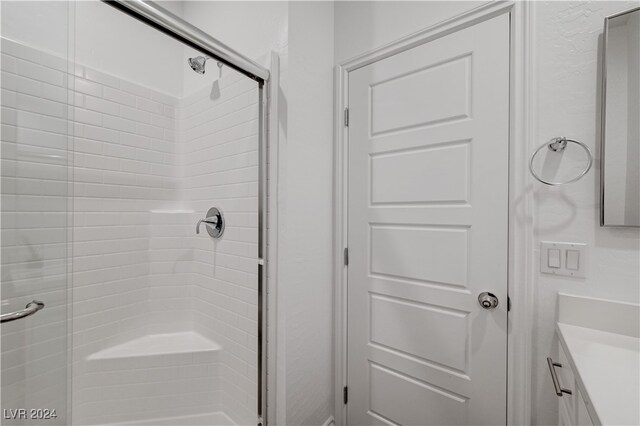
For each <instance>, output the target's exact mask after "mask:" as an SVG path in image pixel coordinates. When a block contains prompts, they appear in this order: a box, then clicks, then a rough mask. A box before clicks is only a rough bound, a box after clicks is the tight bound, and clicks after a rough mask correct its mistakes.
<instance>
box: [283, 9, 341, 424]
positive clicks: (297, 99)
mask: <svg viewBox="0 0 640 426" xmlns="http://www.w3.org/2000/svg"><path fill="white" fill-rule="evenodd" d="M333 13H334V10H333V4H332V3H328V2H292V3H290V4H289V70H288V73H289V76H288V82H287V84H288V87H287V94H286V104H287V123H288V125H287V128H286V132H287V134H286V142H283V141H282V140H281V144H280V146H279V153H280V156H279V160H278V161H279V164H280V167H279V176H278V178H279V186H278V220H279V228H278V242H279V244H278V284H277V285H278V292H279V294H280V297H279V299H280V301H281V302H282V304H279V306H278V309H280V310H283V312H279V314H280V315H284V326H283V327H281V328H280V329H279V330H278V333H279V336H278V337H279V338H282V337H284V339H285V341H284V347H283V348H282V349H283V350H279V352H278V357H284V364H285V368H286V371H285V372H284V376H285V378H284V385H286V391H285V392H286V399H285V401H282V400H279V401H278V404H281V403H283V404H285V405H283V407H285V406H286V418H282V417H280V418H278V421H277V424H290V425H319V424H322V423H323V422H325V421H326V420H327V418H328V417H329V416H330V415H331V414H332V413H333V363H332V357H333V349H332V309H333V293H332V287H333V283H332V281H333V280H332V269H331V268H332V261H331V255H332V233H331V228H332V226H331V223H332V219H331V218H332V212H333V209H332V185H333V179H332V161H333V148H332V147H333V136H332V125H333V119H332V114H333V92H332V90H333V17H334V15H333ZM279 385H280V382H279Z"/></svg>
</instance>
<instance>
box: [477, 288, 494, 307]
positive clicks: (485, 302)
mask: <svg viewBox="0 0 640 426" xmlns="http://www.w3.org/2000/svg"><path fill="white" fill-rule="evenodd" d="M478 303H479V304H480V306H482V307H483V308H484V309H488V310H491V309H494V308H495V307H496V306H498V298H497V297H496V296H495V295H494V294H493V293H489V292H488V291H484V292H482V293H480V294H479V295H478Z"/></svg>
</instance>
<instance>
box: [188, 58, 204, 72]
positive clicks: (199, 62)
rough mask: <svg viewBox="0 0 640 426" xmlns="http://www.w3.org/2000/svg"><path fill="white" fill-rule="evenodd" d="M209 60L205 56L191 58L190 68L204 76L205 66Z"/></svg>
mask: <svg viewBox="0 0 640 426" xmlns="http://www.w3.org/2000/svg"><path fill="white" fill-rule="evenodd" d="M207 59H209V58H205V57H204V56H196V57H195V58H189V61H188V62H189V66H190V67H191V69H192V70H194V71H195V72H197V73H198V74H204V66H205V64H206V63H207Z"/></svg>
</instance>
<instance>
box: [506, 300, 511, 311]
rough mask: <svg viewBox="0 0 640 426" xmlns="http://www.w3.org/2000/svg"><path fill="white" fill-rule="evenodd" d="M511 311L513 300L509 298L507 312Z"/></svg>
mask: <svg viewBox="0 0 640 426" xmlns="http://www.w3.org/2000/svg"><path fill="white" fill-rule="evenodd" d="M509 311H511V298H510V297H509V296H507V312H509Z"/></svg>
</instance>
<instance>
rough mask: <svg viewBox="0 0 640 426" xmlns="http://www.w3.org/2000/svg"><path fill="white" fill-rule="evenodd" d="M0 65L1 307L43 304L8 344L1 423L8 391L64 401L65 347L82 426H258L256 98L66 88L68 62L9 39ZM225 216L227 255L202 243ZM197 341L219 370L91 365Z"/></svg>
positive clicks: (94, 78) (10, 332)
mask: <svg viewBox="0 0 640 426" xmlns="http://www.w3.org/2000/svg"><path fill="white" fill-rule="evenodd" d="M2 51H3V57H2V228H3V231H2V232H3V234H2V237H3V239H2V266H3V277H2V298H3V301H5V302H6V303H9V304H11V305H12V306H17V304H18V303H24V301H25V300H26V299H25V298H27V297H29V298H31V297H37V298H41V299H44V300H45V301H46V303H47V307H46V309H44V310H43V311H42V312H40V313H38V314H37V317H33V318H31V319H29V320H26V321H24V322H20V323H14V324H12V325H10V326H7V327H5V326H3V328H2V333H3V337H2V338H3V347H2V361H3V362H2V377H3V379H2V380H3V407H4V406H5V400H4V395H5V392H6V390H11V389H15V392H14V394H15V395H18V396H24V395H28V397H29V398H36V397H37V398H40V399H37V400H34V401H24V400H20V398H18V400H16V401H15V402H12V403H14V404H17V405H16V406H19V407H23V406H25V405H34V404H36V405H38V406H43V407H46V406H47V404H45V402H46V401H48V400H52V401H54V400H55V398H58V399H59V398H60V397H61V394H64V393H66V390H65V389H66V362H67V359H66V354H65V353H66V341H67V340H66V339H67V332H69V333H72V339H73V340H72V345H73V361H72V369H73V370H72V371H73V374H72V377H73V398H72V400H73V401H72V402H73V404H72V407H73V413H74V417H73V422H74V424H107V423H111V424H112V423H116V422H122V421H125V420H129V421H133V420H145V419H152V418H157V417H176V416H177V417H180V416H187V415H198V414H207V413H212V412H217V411H223V412H224V413H225V414H226V415H228V416H229V417H231V419H233V420H234V421H235V422H237V423H238V424H254V423H255V419H256V407H257V401H256V382H257V367H256V366H257V262H256V258H257V205H258V198H257V195H258V186H257V179H258V166H257V164H258V163H257V162H258V151H257V149H258V132H257V128H258V105H257V100H258V95H257V90H256V83H255V82H253V81H251V80H248V79H246V78H243V77H241V76H239V75H238V74H237V73H235V72H232V71H230V70H227V69H225V70H224V74H225V75H224V76H223V77H222V78H221V79H219V80H218V81H217V82H216V83H215V84H214V86H213V90H211V88H210V87H209V88H206V89H203V90H201V91H199V92H197V93H194V94H192V95H190V96H187V97H185V98H184V99H175V98H172V97H170V96H168V95H166V94H164V93H159V92H156V91H153V90H151V89H148V88H146V87H142V86H139V85H136V84H133V83H131V82H128V81H125V80H122V79H119V78H117V77H114V76H111V75H107V74H105V73H102V72H99V71H97V70H93V69H89V68H85V67H82V66H75V67H74V68H75V69H74V72H73V75H72V74H68V73H67V72H66V67H67V63H66V61H63V60H60V59H59V58H56V57H54V56H50V55H49V54H47V53H44V52H40V51H37V50H35V49H32V48H30V47H27V46H24V45H21V44H18V43H15V42H11V41H9V40H5V39H3V40H2ZM67 85H68V88H67ZM67 98H68V99H67ZM68 123H73V124H72V125H70V126H68ZM67 132H69V133H71V134H72V136H73V137H72V138H69V137H67ZM67 145H69V149H67ZM68 183H69V184H68ZM212 206H216V207H219V208H221V209H222V211H223V212H224V214H225V219H226V221H227V225H226V230H225V234H224V236H223V237H222V238H221V239H219V240H212V239H211V238H210V237H209V236H208V234H206V233H205V232H202V233H201V234H200V235H198V236H196V235H195V223H196V222H197V220H198V219H200V218H202V217H204V215H205V214H206V211H207V210H208V209H209V208H210V207H212ZM68 212H70V213H72V215H70V216H69V215H68ZM69 217H71V221H72V223H71V225H72V226H71V228H70V230H71V232H70V233H68V232H67V231H68V230H67V223H68V218H69ZM203 231H204V229H203ZM69 235H70V236H71V240H70V241H69V242H71V243H72V244H67V243H68V238H69ZM68 248H70V250H69V251H68ZM68 254H70V256H71V260H72V261H71V262H70V263H69V264H70V265H71V268H72V269H71V271H70V272H72V289H73V291H72V299H71V300H70V302H72V306H73V315H72V322H71V327H69V328H70V330H67V323H66V318H67V309H70V308H68V305H67V303H66V302H67V301H66V297H67V293H66V290H67V275H66V274H67V268H68V263H67V255H68ZM3 311H6V309H3ZM191 331H193V332H196V333H199V334H200V335H202V336H204V337H206V338H208V339H210V340H212V341H215V342H217V343H218V344H219V345H220V346H221V347H222V349H221V351H220V355H219V356H216V359H215V361H212V362H213V364H215V365H213V364H211V363H208V362H206V360H205V362H197V361H195V359H196V358H197V356H196V355H195V352H194V355H193V356H185V358H184V363H182V364H181V362H182V361H180V360H181V358H179V357H178V358H175V357H174V358H172V360H171V362H173V363H174V364H171V362H170V363H169V364H167V365H164V364H162V365H157V364H158V363H157V362H156V358H158V357H155V358H154V356H139V357H134V358H126V357H125V358H120V359H122V360H125V361H126V362H125V361H123V362H120V363H119V364H118V361H115V364H114V362H113V360H110V361H112V362H108V363H105V362H95V361H93V362H88V357H90V356H91V355H92V354H95V353H98V352H101V351H104V350H105V349H108V348H110V347H113V346H115V345H120V344H123V343H126V342H130V341H132V340H134V339H137V338H140V337H141V336H146V335H155V334H167V333H178V334H179V333H181V332H191ZM14 342H15V344H9V343H14ZM131 359H134V361H135V362H133V361H131ZM160 359H162V357H160ZM25 360H27V361H28V365H26V364H24V363H25ZM176 362H177V364H175V363H176ZM115 377H123V378H124V377H128V378H129V379H127V380H129V381H127V380H125V379H123V380H125V381H124V382H122V381H120V382H118V381H115V382H114V380H116V379H115ZM197 377H199V379H197ZM134 378H139V379H140V380H139V381H136V382H135V383H133V382H131V380H133V379H134ZM103 379H104V380H103ZM190 379H193V380H190ZM195 380H197V382H198V383H197V386H196V385H194V386H189V383H192V384H193V383H195ZM168 382H170V383H172V384H174V385H175V386H159V383H168ZM5 384H6V385H10V386H13V388H11V387H5ZM61 384H64V386H63V387H62V388H61ZM125 385H126V386H125ZM60 389H62V392H61V390H60ZM25 390H26V392H25ZM52 398H53V399H52ZM125 400H127V401H128V402H126V407H125V405H122V410H119V409H118V407H120V406H121V405H119V404H125ZM185 401H189V403H185ZM43 404H44V405H43ZM123 410H124V411H123ZM59 419H60V417H59ZM65 422H66V420H64V419H63V420H62V421H61V423H59V424H65Z"/></svg>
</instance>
